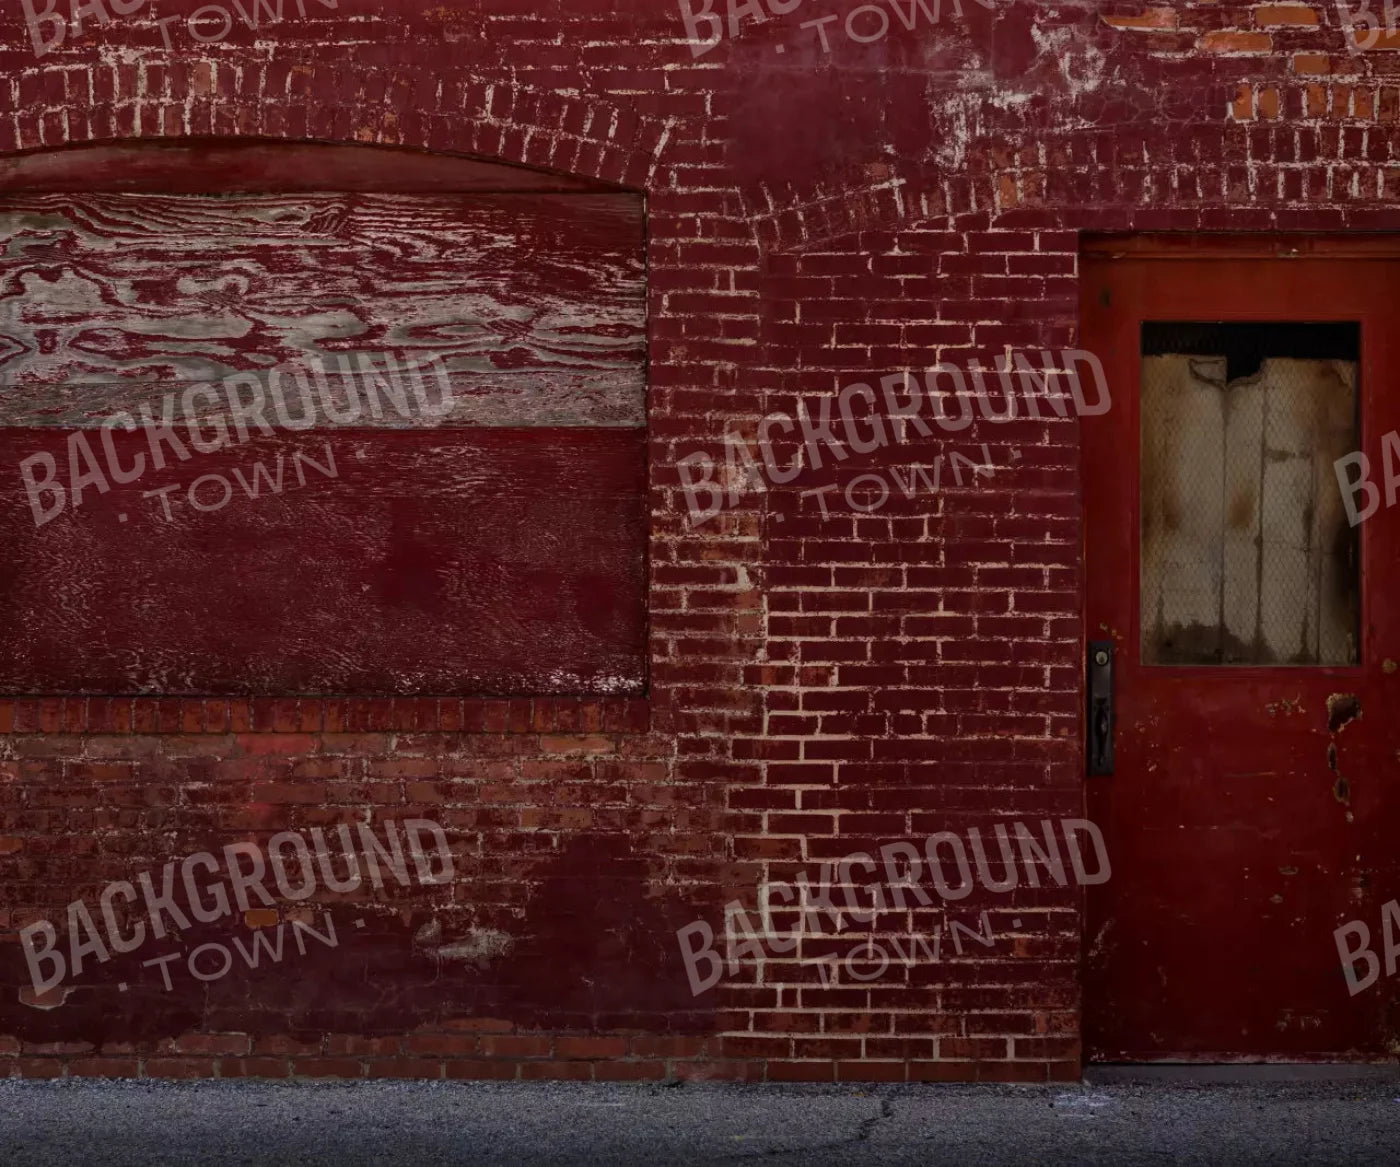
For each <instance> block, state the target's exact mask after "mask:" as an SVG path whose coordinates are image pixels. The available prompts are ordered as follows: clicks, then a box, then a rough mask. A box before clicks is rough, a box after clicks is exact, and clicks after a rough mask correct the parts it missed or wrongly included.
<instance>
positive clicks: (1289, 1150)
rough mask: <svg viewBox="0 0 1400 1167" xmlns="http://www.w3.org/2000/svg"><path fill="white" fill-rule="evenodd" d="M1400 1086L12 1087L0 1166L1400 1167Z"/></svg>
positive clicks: (1359, 1082) (4, 1090)
mask: <svg viewBox="0 0 1400 1167" xmlns="http://www.w3.org/2000/svg"><path fill="white" fill-rule="evenodd" d="M1398 1147H1400V1084H1397V1081H1396V1080H1395V1079H1394V1077H1391V1078H1389V1079H1387V1078H1384V1077H1376V1076H1371V1077H1369V1078H1368V1077H1354V1078H1352V1079H1350V1080H1348V1079H1347V1078H1345V1077H1342V1078H1336V1077H1334V1078H1332V1079H1331V1080H1325V1081H1316V1080H1315V1081H1265V1082H1259V1081H1247V1082H1242V1083H1236V1084H1228V1085H1207V1084H1202V1083H1194V1082H1171V1083H1162V1082H1155V1083H1139V1084H1114V1083H1107V1082H1102V1081H1095V1082H1087V1083H1084V1084H1082V1085H1078V1086H1069V1087H1066V1086H1064V1085H1058V1086H1050V1087H1039V1086H1026V1087H1017V1086H968V1085H949V1086H879V1087H871V1086H864V1085H860V1084H851V1085H846V1086H767V1085H761V1086H753V1085H747V1086H736V1085H718V1084H705V1085H696V1084H687V1085H684V1086H670V1085H646V1086H634V1085H589V1084H580V1083H455V1082H453V1083H447V1082H385V1081H374V1082H358V1083H346V1082H336V1083H273V1082H260V1081H237V1082H234V1081H213V1082H211V1081H204V1082H190V1083H156V1082H150V1081H139V1082H138V1081H107V1082H103V1081H94V1080H87V1079H82V1080H78V1079H74V1080H64V1081H58V1082H29V1081H18V1080H12V1081H5V1082H0V1162H3V1163H6V1164H10V1165H12V1167H30V1165H40V1164H42V1165H44V1167H54V1165H57V1164H87V1163H92V1164H97V1163H102V1164H111V1165H113V1167H127V1165H130V1167H147V1165H153V1164H159V1165H166V1164H169V1165H174V1164H189V1163H198V1164H201V1165H203V1164H217V1165H225V1164H227V1165H235V1164H236V1165H239V1167H246V1165H263V1164H268V1165H271V1164H287V1163H298V1164H322V1163H325V1164H334V1165H335V1167H351V1165H353V1164H361V1163H364V1164H370V1163H409V1164H414V1165H415V1167H416V1165H419V1164H424V1165H427V1164H447V1163H454V1164H456V1163H470V1164H503V1165H505V1164H509V1165H510V1167H519V1165H521V1164H599V1165H603V1164H608V1165H615V1164H616V1165H623V1164H628V1165H630V1164H637V1165H643V1164H646V1165H653V1164H666V1165H671V1164H683V1165H691V1164H695V1165H699V1164H738V1163H743V1162H746V1161H750V1160H752V1161H761V1162H763V1163H764V1164H771V1165H776V1167H799V1165H800V1167H816V1165H823V1164H840V1165H841V1167H858V1165H863V1164H870V1165H872V1167H874V1165H876V1164H879V1165H881V1167H890V1165H897V1164H909V1165H910V1167H913V1165H914V1164H920V1165H925V1167H928V1165H932V1167H938V1165H945V1164H946V1165H948V1167H952V1165H959V1167H961V1165H983V1164H986V1165H992V1164H996V1165H1003V1164H1042V1163H1054V1164H1064V1165H1070V1164H1081V1163H1082V1164H1104V1165H1108V1164H1114V1165H1117V1164H1149V1163H1150V1164H1166V1163H1170V1164H1178V1163H1186V1164H1222V1165H1223V1164H1319V1165H1320V1164H1339V1165H1340V1164H1347V1165H1349V1167H1355V1165H1357V1164H1369V1163H1377V1164H1380V1163H1394V1162H1395V1161H1396V1157H1397V1148H1398Z"/></svg>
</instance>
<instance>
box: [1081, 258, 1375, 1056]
mask: <svg viewBox="0 0 1400 1167" xmlns="http://www.w3.org/2000/svg"><path fill="white" fill-rule="evenodd" d="M1082 295H1083V303H1082V321H1083V335H1084V342H1083V343H1084V347H1085V348H1087V349H1089V350H1090V351H1092V352H1095V353H1097V354H1098V355H1099V356H1100V357H1101V359H1102V360H1103V364H1104V367H1105V371H1106V372H1107V374H1108V379H1109V385H1110V387H1111V391H1112V401H1113V404H1112V408H1111V409H1110V410H1109V411H1108V412H1107V413H1106V414H1104V415H1102V416H1098V417H1089V418H1085V419H1084V421H1083V423H1082V424H1083V443H1084V445H1083V449H1084V482H1085V500H1084V501H1085V538H1086V547H1085V556H1086V564H1087V579H1086V605H1087V606H1086V637H1087V639H1088V640H1089V641H1095V640H1111V641H1112V642H1113V645H1114V650H1115V651H1114V663H1115V669H1116V676H1115V692H1114V701H1115V709H1114V713H1115V719H1116V724H1115V732H1114V747H1115V754H1116V756H1115V760H1114V772H1113V774H1112V775H1108V776H1099V777H1089V778H1087V779H1086V781H1087V783H1088V807H1089V813H1090V815H1091V817H1092V818H1093V820H1094V821H1095V822H1096V823H1098V824H1099V825H1100V826H1101V828H1102V829H1103V831H1104V834H1105V836H1106V839H1107V843H1108V847H1109V852H1110V855H1111V857H1112V867H1113V875H1112V878H1111V879H1110V880H1109V881H1108V882H1107V883H1106V884H1104V885H1102V886H1098V887H1094V888H1091V889H1089V898H1088V904H1087V926H1086V932H1085V945H1086V949H1085V997H1084V1009H1085V1045H1086V1057H1087V1058H1089V1059H1090V1060H1095V1061H1124V1060H1127V1061H1136V1060H1175V1059H1186V1060H1202V1061H1207V1060H1251V1059H1265V1058H1267V1059H1290V1058H1296V1059H1300V1060H1314V1059H1315V1060H1331V1059H1349V1058H1366V1057H1384V1056H1386V1055H1387V1054H1389V1055H1390V1056H1393V1054H1394V1050H1395V1048H1396V1046H1395V1042H1396V1038H1397V1034H1400V1000H1398V999H1397V998H1398V997H1400V994H1397V986H1398V985H1400V976H1397V975H1387V974H1386V971H1385V964H1386V961H1385V951H1384V942H1383V927H1382V906H1383V905H1384V904H1385V903H1386V902H1387V901H1388V900H1390V899H1392V898H1393V897H1395V895H1396V893H1397V891H1400V878H1397V866H1398V865H1397V858H1396V856H1397V848H1396V845H1395V842H1396V838H1397V835H1398V834H1400V815H1397V799H1396V797H1395V795H1394V793H1393V789H1394V786H1395V783H1396V782H1397V779H1400V750H1397V747H1400V717H1397V716H1396V715H1395V712H1394V707H1395V702H1396V697H1397V695H1398V694H1400V672H1397V669H1396V665H1395V661H1397V660H1400V628H1397V619H1396V608H1397V605H1396V604H1395V602H1394V601H1393V600H1392V599H1391V598H1390V595H1391V589H1390V587H1389V580H1390V577H1391V574H1392V573H1393V572H1394V570H1395V568H1396V563H1397V558H1398V557H1397V551H1400V548H1397V539H1398V538H1400V535H1398V534H1397V527H1398V526H1400V510H1397V509H1395V508H1393V507H1392V508H1387V507H1386V506H1385V497H1386V494H1387V491H1386V490H1385V489H1384V486H1385V484H1384V481H1383V480H1382V479H1381V475H1382V467H1383V465H1384V459H1383V457H1382V440H1381V439H1382V435H1384V434H1385V433H1387V432H1388V431H1390V430H1393V429H1395V428H1396V425H1397V416H1396V415H1397V413H1398V412H1400V406H1397V400H1398V399H1400V385H1397V384H1396V382H1397V380H1400V368H1398V367H1397V360H1400V347H1398V346H1397V340H1396V336H1397V331H1396V324H1395V320H1394V311H1395V305H1396V304H1397V303H1400V249H1398V248H1397V247H1395V246H1394V245H1385V244H1376V243H1374V242H1373V243H1369V244H1366V243H1361V244H1358V243H1354V242H1353V243H1328V242H1327V241H1324V240H1318V239H1314V240H1299V239H1292V240H1289V239H1256V240H1252V241H1248V242H1240V241H1234V240H1217V241H1216V242H1215V243H1213V244H1211V245H1209V246H1207V245H1204V244H1201V243H1199V242H1192V241H1184V242H1183V241H1180V240H1178V241H1174V242H1165V241H1161V240H1157V241H1152V240H1118V241H1109V240H1105V241H1099V242H1096V243H1094V244H1093V245H1091V246H1090V247H1088V248H1087V249H1086V253H1085V257H1084V272H1083V293H1082ZM1280 324H1283V325H1286V327H1284V328H1280V327H1279V325H1280ZM1348 337H1352V338H1354V340H1353V341H1352V342H1350V343H1353V344H1354V346H1355V352H1354V353H1347V352H1346V351H1344V349H1345V347H1346V345H1347V344H1348V343H1349V342H1348V340H1347V338H1348ZM1339 346H1340V347H1339ZM1256 361H1257V362H1258V364H1257V367H1256V364H1255V362H1256ZM1356 449H1360V450H1362V451H1364V453H1365V454H1366V456H1367V457H1368V459H1369V462H1370V468H1371V475H1372V477H1373V478H1374V479H1377V486H1378V487H1379V488H1380V499H1381V505H1380V506H1379V507H1378V509H1377V510H1376V512H1375V513H1374V514H1372V515H1371V516H1370V517H1369V518H1367V519H1365V520H1364V521H1363V522H1361V523H1360V524H1359V525H1356V526H1352V525H1351V524H1350V523H1349V522H1348V521H1347V518H1346V516H1345V511H1344V510H1343V509H1342V503H1341V490H1340V487H1339V485H1338V482H1337V479H1336V476H1335V472H1334V470H1333V465H1334V462H1335V459H1336V457H1337V456H1339V454H1344V453H1348V452H1350V450H1356ZM1350 473H1351V476H1352V477H1355V470H1352V471H1351V472H1350ZM1391 497H1394V496H1393V495H1392V496H1391ZM1364 501H1365V500H1364V498H1360V497H1358V506H1360V505H1361V504H1362V503H1364ZM1086 745H1087V743H1086ZM1356 919H1359V920H1362V921H1363V922H1364V923H1365V924H1366V925H1367V927H1368V929H1369V931H1370V936H1371V948H1372V949H1374V950H1375V951H1376V953H1377V954H1378V956H1379V958H1380V976H1379V978H1378V979H1377V981H1376V982H1375V983H1374V984H1372V985H1371V986H1370V987H1368V988H1366V989H1364V990H1363V991H1360V992H1357V993H1355V994H1353V993H1351V992H1350V991H1349V985H1348V982H1347V980H1346V978H1345V976H1344V973H1343V966H1342V962H1341V960H1340V959H1339V954H1338V947H1337V943H1336V941H1335V940H1334V936H1333V933H1334V930H1335V929H1336V928H1338V927H1339V926H1340V925H1342V924H1345V923H1347V922H1348V921H1351V920H1356ZM1392 967H1393V966H1392ZM1365 971H1366V970H1365V969H1364V968H1358V975H1364V973H1365Z"/></svg>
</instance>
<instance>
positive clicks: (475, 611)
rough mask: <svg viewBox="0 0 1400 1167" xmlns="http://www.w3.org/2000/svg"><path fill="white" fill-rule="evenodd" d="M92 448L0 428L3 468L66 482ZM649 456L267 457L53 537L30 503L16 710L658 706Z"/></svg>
mask: <svg viewBox="0 0 1400 1167" xmlns="http://www.w3.org/2000/svg"><path fill="white" fill-rule="evenodd" d="M73 432H79V433H83V434H87V435H91V436H92V437H93V439H94V441H96V433H97V431H92V430H84V431H72V430H68V429H63V428H57V427H46V428H30V429H7V430H0V465H3V466H8V467H13V466H14V465H16V464H17V463H18V462H19V461H20V460H21V459H22V458H25V457H30V456H32V455H33V454H35V453H36V452H51V453H52V454H53V455H54V457H55V459H56V461H57V462H58V464H59V465H61V466H66V464H67V439H68V436H69V434H71V433H73ZM114 448H115V449H116V451H117V457H118V464H119V465H121V466H128V467H129V466H132V465H134V464H135V457H136V455H137V454H138V453H140V452H142V451H145V452H146V453H147V455H148V456H149V446H148V444H147V442H146V441H145V437H144V434H143V433H141V432H137V433H131V434H128V433H123V432H121V431H118V432H117V434H116V435H115V436H114ZM99 456H100V455H99ZM645 456H646V452H645V448H644V446H643V443H642V439H641V436H640V434H639V433H638V431H636V430H633V429H557V428H549V427H541V426H537V427H530V428H524V429H511V428H506V427H502V426H485V427H477V428H474V429H469V430H464V429H451V430H382V429H381V430H367V429H338V430H331V431H327V432H324V433H319V434H317V433H312V432H307V433H305V434H301V435H286V436H279V437H277V438H264V437H257V438H253V439H250V440H249V441H248V442H247V443H246V444H244V445H240V446H237V447H235V448H233V449H231V450H221V451H218V452H216V453H213V454H196V455H195V456H193V457H191V458H190V460H189V461H186V462H180V463H176V464H175V465H174V466H167V467H166V468H165V469H164V470H160V471H156V470H152V471H151V472H149V473H147V474H146V475H144V476H142V477H141V478H140V479H139V480H137V481H136V482H133V483H131V484H129V485H125V486H123V485H120V484H118V485H114V486H113V488H112V490H111V491H109V492H108V493H107V494H103V495H98V494H97V493H96V491H95V489H92V488H89V489H87V490H85V491H84V492H83V495H82V505H81V506H80V507H78V508H77V509H73V508H71V507H70V508H69V509H67V510H66V511H65V512H64V513H62V514H60V515H58V516H57V517H56V518H54V519H52V520H50V521H49V522H48V523H46V524H45V525H44V526H42V527H39V528H36V527H35V526H34V520H33V517H32V516H31V513H30V508H29V505H28V502H27V500H26V498H25V495H24V492H23V490H22V489H16V485H15V484H14V483H11V484H9V485H8V486H7V488H6V489H5V491H4V492H3V494H0V539H3V541H4V545H5V547H6V548H7V553H6V556H5V560H4V563H3V565H0V596H2V597H3V600H0V605H2V610H3V611H4V613H5V618H4V621H3V626H4V629H5V632H4V634H3V641H4V645H3V651H2V652H0V661H3V664H0V690H4V691H8V692H10V693H75V694H119V693H127V694H134V693H142V694H166V695H170V696H179V695H194V694H221V695H255V696H284V695H285V696H294V695H299V694H328V695H335V694H403V695H418V696H428V695H444V696H445V695H454V694H455V695H463V694H480V695H497V694H510V693H519V692H527V693H540V694H549V693H609V694H616V695H620V696H622V695H630V694H636V693H639V692H641V690H642V687H643V685H644V682H645V677H644V675H643V673H642V670H641V661H642V659H643V648H644V644H643V629H644V628H645V611H644V608H643V605H642V594H643V583H644V570H645V553H646V541H645V536H644V529H643V521H644V519H643V515H642V511H641V507H640V505H639V499H640V498H641V495H642V491H643V489H644V485H645V477H644V475H645ZM65 478H66V476H65ZM201 480H202V481H201ZM196 483H197V484H198V485H195V484H196ZM168 487H175V488H176V489H175V490H173V491H169V492H167V491H166V488H168ZM152 492H162V493H159V494H156V496H155V497H149V495H150V494H151V493H152ZM201 508H203V509H201Z"/></svg>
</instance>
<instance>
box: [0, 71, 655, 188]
mask: <svg viewBox="0 0 1400 1167" xmlns="http://www.w3.org/2000/svg"><path fill="white" fill-rule="evenodd" d="M159 76H160V81H159V89H158V91H156V90H154V89H153V85H152V80H151V78H150V77H149V76H148V75H147V74H146V73H144V72H143V71H140V70H137V69H134V68H132V67H130V66H125V65H120V66H108V65H99V64H93V65H90V66H89V67H88V68H87V70H86V73H85V74H84V72H83V71H82V70H76V69H75V70H70V71H68V72H67V73H66V75H65V77H64V85H65V88H66V91H67V92H68V93H69V94H82V95H84V99H85V100H84V101H83V102H80V103H79V102H68V103H66V104H65V105H64V106H63V107H61V108H59V107H54V105H53V97H54V94H53V93H52V91H51V90H52V86H51V84H50V85H46V84H45V79H44V75H43V74H40V73H37V72H36V73H33V74H30V75H27V76H25V77H24V78H22V79H21V81H20V94H19V97H20V100H19V104H18V108H19V109H20V110H26V111H34V112H26V113H21V114H18V115H16V116H15V117H13V118H5V119H0V174H3V173H4V172H5V171H7V170H8V168H9V164H10V162H11V161H13V160H12V159H5V158H4V156H5V155H7V154H12V153H15V152H25V151H34V150H55V149H60V148H63V147H68V146H78V145H86V144H89V143H96V142H112V141H138V140H139V141H160V140H164V141H172V140H179V139H182V138H220V139H224V140H235V139H245V140H246V139H264V140H270V141H297V142H310V141H314V142H324V143H338V144H347V145H348V144H354V143H358V144H360V145H376V146H400V147H407V148H412V149H417V150H427V151H433V152H435V153H443V154H454V155H470V156H474V157H476V158H480V159H492V160H496V161H498V162H501V163H506V164H513V165H517V166H529V167H534V168H537V169H541V170H546V171H550V172H552V173H554V174H560V175H569V176H573V177H576V178H579V179H585V180H594V181H598V182H603V183H610V184H614V185H617V186H623V187H627V188H629V189H632V190H646V191H652V190H664V189H667V188H670V187H672V186H674V185H676V175H675V174H674V173H673V171H672V168H671V166H670V165H669V164H668V163H667V162H666V160H665V159H664V155H665V152H666V149H667V146H668V145H669V144H670V140H671V137H670V126H669V123H667V122H663V121H660V120H657V119H655V118H648V117H644V116H641V115H639V114H637V113H635V112H633V111H631V110H627V109H624V108H622V107H619V106H616V105H613V104H612V103H610V102H606V101H602V100H600V99H597V98H594V97H590V96H586V95H580V96H573V95H568V94H560V93H553V92H549V91H545V90H533V89H528V88H524V87H521V86H516V85H509V84H503V83H500V82H493V81H485V80H481V79H477V78H454V79H446V78H441V77H436V76H428V77H422V76H420V75H419V74H418V72H417V71H411V70H407V69H403V70H397V71H389V70H382V69H375V68H368V67H358V68H357V67H355V66H344V67H342V68H340V69H335V70H332V69H327V68H317V67H314V66H310V65H294V64H288V63H277V64H272V63H253V62H241V63H240V64H239V66H238V69H237V72H235V70H234V69H233V68H231V67H230V66H228V65H220V64H218V63H215V62H211V61H185V60H172V61H170V62H168V63H166V64H165V65H163V66H162V68H161V70H160V71H159ZM234 87H236V88H237V91H238V93H239V94H257V95H258V96H257V98H256V99H250V98H245V99H241V100H240V99H234V100H229V99H227V98H226V97H225V96H224V94H225V93H226V92H228V91H230V90H231V89H233V88H234ZM89 94H91V95H93V96H94V98H95V100H94V101H93V104H91V105H88V104H87V103H86V95H89ZM366 94H381V95H382V99H381V100H380V101H378V102H375V101H373V100H370V99H367V98H366V97H365V95H366Z"/></svg>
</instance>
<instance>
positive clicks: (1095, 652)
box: [1085, 640, 1113, 774]
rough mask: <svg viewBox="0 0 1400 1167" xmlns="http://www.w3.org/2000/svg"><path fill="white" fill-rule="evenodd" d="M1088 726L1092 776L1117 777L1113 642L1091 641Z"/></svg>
mask: <svg viewBox="0 0 1400 1167" xmlns="http://www.w3.org/2000/svg"><path fill="white" fill-rule="evenodd" d="M1086 679H1087V685H1086V688H1087V689H1088V698H1089V699H1088V711H1087V712H1088V722H1089V724H1088V726H1087V727H1086V728H1087V733H1086V734H1085V739H1086V740H1085V745H1086V747H1087V749H1086V753H1087V754H1088V763H1089V773H1090V774H1112V773H1113V641H1111V640H1091V641H1089V660H1088V669H1087V670H1086Z"/></svg>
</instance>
